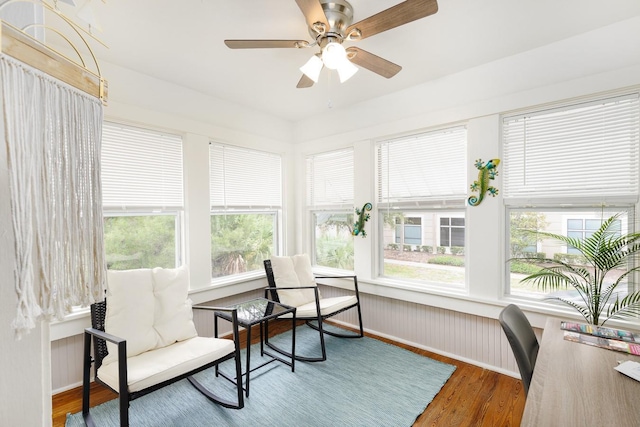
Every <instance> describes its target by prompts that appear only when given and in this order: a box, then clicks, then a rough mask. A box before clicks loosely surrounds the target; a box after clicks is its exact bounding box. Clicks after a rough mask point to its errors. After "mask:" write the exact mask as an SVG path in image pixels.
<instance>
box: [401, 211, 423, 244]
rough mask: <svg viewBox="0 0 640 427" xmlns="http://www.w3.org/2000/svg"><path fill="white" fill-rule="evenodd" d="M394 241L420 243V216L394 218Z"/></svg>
mask: <svg viewBox="0 0 640 427" xmlns="http://www.w3.org/2000/svg"><path fill="white" fill-rule="evenodd" d="M396 243H399V244H401V245H422V218H420V217H418V218H396Z"/></svg>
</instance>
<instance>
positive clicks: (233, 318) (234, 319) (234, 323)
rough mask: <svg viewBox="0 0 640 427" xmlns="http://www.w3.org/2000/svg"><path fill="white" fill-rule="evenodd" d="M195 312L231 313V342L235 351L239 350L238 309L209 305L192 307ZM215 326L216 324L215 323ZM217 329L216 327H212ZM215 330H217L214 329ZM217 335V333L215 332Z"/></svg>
mask: <svg viewBox="0 0 640 427" xmlns="http://www.w3.org/2000/svg"><path fill="white" fill-rule="evenodd" d="M192 308H193V309H196V310H208V311H213V312H216V311H223V312H226V313H231V328H232V329H233V342H234V344H235V346H236V350H238V351H239V349H240V332H239V331H240V327H239V325H238V309H237V308H230V307H214V306H210V305H194V306H193V307H192ZM216 325H217V323H216ZM214 327H215V328H217V326H214ZM216 330H217V329H216ZM216 333H217V332H216Z"/></svg>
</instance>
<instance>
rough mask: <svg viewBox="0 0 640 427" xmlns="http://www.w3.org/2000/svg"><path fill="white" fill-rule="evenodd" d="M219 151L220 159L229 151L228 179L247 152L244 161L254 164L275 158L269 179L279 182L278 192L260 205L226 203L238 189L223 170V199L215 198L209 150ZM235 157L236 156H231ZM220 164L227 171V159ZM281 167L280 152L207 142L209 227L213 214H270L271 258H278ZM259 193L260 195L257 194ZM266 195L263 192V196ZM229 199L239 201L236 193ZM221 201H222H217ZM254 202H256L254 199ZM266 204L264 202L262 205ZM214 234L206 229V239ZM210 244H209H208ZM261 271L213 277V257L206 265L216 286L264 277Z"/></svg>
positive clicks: (211, 153) (279, 246) (280, 220)
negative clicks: (272, 174) (208, 264)
mask: <svg viewBox="0 0 640 427" xmlns="http://www.w3.org/2000/svg"><path fill="white" fill-rule="evenodd" d="M218 148H222V150H223V151H222V152H223V156H226V155H227V154H226V150H229V152H230V156H231V160H230V163H229V164H228V165H229V166H230V169H231V171H230V172H229V173H230V175H229V176H233V175H234V174H235V172H237V171H235V170H233V167H236V168H237V167H238V163H237V162H238V161H240V162H241V161H242V160H243V159H242V155H243V154H242V153H246V154H247V156H249V157H248V159H247V161H252V162H253V161H255V160H256V159H257V158H260V157H268V158H277V159H278V166H279V167H278V168H277V176H272V177H270V179H271V180H273V181H278V184H277V191H270V192H269V197H267V199H268V200H267V199H263V200H262V203H255V204H251V203H250V204H243V203H231V204H228V203H227V194H231V193H232V192H233V190H238V187H237V186H235V183H236V182H235V181H233V182H231V181H232V180H229V179H227V178H228V177H229V176H227V172H226V171H224V170H223V171H222V174H223V175H224V177H223V180H222V182H224V184H225V187H224V188H223V189H222V193H223V196H222V199H220V198H219V196H218V195H214V189H213V185H214V180H215V179H216V178H214V177H213V176H212V167H213V166H214V165H213V164H212V161H213V155H214V152H212V150H216V149H218ZM233 156H235V157H233ZM251 156H255V158H252V157H251ZM222 162H223V169H224V168H226V166H227V164H224V163H225V162H226V157H225V158H224V159H223V160H222ZM283 164H284V159H283V156H282V155H281V154H280V153H275V152H271V151H266V150H258V149H254V148H248V147H243V146H238V145H233V144H226V143H221V142H218V141H214V140H210V141H209V159H208V174H209V175H208V178H209V224H211V219H212V217H213V216H216V215H272V216H273V222H272V223H273V230H272V235H273V246H272V248H271V256H274V255H279V254H281V252H282V246H283V231H282V217H283V210H284V199H283V196H284V189H283V186H284V179H283V177H284V170H283ZM268 165H269V167H268V168H267V169H269V170H271V171H273V169H272V168H270V166H272V162H268ZM263 172H268V170H263ZM254 173H256V172H255V171H254ZM238 179H239V180H241V178H238ZM228 182H230V183H231V187H226V184H227V183H228ZM253 189H255V190H256V191H258V192H259V191H260V190H259V189H257V188H252V190H253ZM258 194H260V193H258ZM265 194H266V193H265ZM230 198H231V200H236V201H237V200H240V199H239V198H238V195H237V194H231V197H230ZM274 198H277V199H278V200H275V199H274ZM214 200H215V201H216V203H214ZM220 200H221V202H220ZM254 200H255V199H254ZM265 201H266V202H265ZM212 233H213V230H212V229H210V230H209V240H210V241H211V239H212V236H211V234H212ZM210 245H212V243H211V242H210ZM211 256H212V257H213V248H212V247H211ZM263 272H264V270H263V269H262V268H259V269H254V270H249V271H246V272H241V273H237V274H229V275H223V276H216V277H214V275H213V274H214V271H213V258H212V259H211V260H210V266H209V276H210V278H211V281H212V283H217V282H227V281H229V280H234V281H235V280H243V279H245V278H249V277H253V276H256V275H258V274H263Z"/></svg>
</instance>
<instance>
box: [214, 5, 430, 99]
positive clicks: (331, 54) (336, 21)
mask: <svg viewBox="0 0 640 427" xmlns="http://www.w3.org/2000/svg"><path fill="white" fill-rule="evenodd" d="M296 3H297V4H298V7H299V8H300V10H301V11H302V13H303V14H304V16H305V18H306V20H307V25H308V26H309V34H310V35H311V37H312V38H313V39H314V40H315V41H314V42H311V43H310V42H308V41H306V40H225V41H224V43H225V44H226V45H227V46H228V47H229V48H231V49H261V48H294V49H300V48H309V47H314V46H318V47H319V48H320V52H319V53H316V54H314V55H313V56H312V57H311V59H309V61H308V62H307V63H306V64H305V65H303V66H302V67H301V68H300V70H301V71H302V72H303V75H302V78H301V79H300V81H299V82H298V85H297V87H298V88H306V87H311V86H313V84H314V83H316V82H317V81H318V77H319V75H320V71H321V70H322V68H323V67H327V68H329V69H335V70H336V71H337V72H338V75H339V77H340V81H341V82H344V81H346V80H347V79H348V78H350V77H351V76H353V74H355V72H356V71H357V70H358V68H357V67H356V66H355V65H359V66H361V67H363V68H366V69H368V70H370V71H373V72H374V73H376V74H379V75H381V76H383V77H386V78H391V77H393V76H395V75H396V74H397V73H398V72H399V71H400V70H401V69H402V67H401V66H399V65H397V64H394V63H393V62H391V61H387V60H386V59H383V58H381V57H379V56H376V55H374V54H373V53H369V52H367V51H366V50H362V49H360V48H357V47H355V46H350V47H347V48H346V49H345V48H344V47H343V46H342V43H343V42H344V41H357V40H362V39H364V38H367V37H371V36H373V35H376V34H378V33H381V32H383V31H387V30H390V29H392V28H395V27H399V26H400V25H404V24H406V23H409V22H412V21H415V20H417V19H420V18H424V17H426V16H429V15H433V14H434V13H436V12H437V11H438V3H437V0H405V1H403V2H402V3H399V4H397V5H395V6H392V7H390V8H388V9H386V10H383V11H382V12H379V13H377V14H375V15H372V16H370V17H368V18H366V19H363V20H362V21H359V22H356V23H355V24H352V21H353V7H352V6H351V5H350V4H349V2H347V1H346V0H296ZM354 64H355V65H354Z"/></svg>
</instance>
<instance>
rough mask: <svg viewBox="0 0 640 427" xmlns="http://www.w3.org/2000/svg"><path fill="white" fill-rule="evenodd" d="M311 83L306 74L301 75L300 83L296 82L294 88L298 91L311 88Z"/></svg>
mask: <svg viewBox="0 0 640 427" xmlns="http://www.w3.org/2000/svg"><path fill="white" fill-rule="evenodd" d="M313 83H314V82H313V80H311V79H310V78H309V77H307V75H306V74H303V75H302V77H300V81H299V82H298V84H297V85H296V87H297V88H298V89H303V88H305V87H311V86H313Z"/></svg>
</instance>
